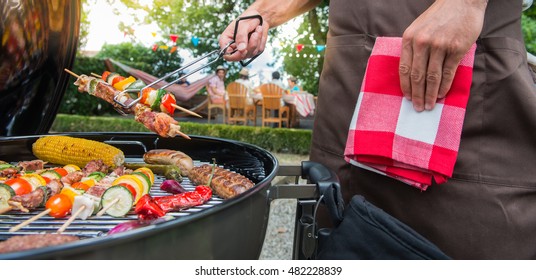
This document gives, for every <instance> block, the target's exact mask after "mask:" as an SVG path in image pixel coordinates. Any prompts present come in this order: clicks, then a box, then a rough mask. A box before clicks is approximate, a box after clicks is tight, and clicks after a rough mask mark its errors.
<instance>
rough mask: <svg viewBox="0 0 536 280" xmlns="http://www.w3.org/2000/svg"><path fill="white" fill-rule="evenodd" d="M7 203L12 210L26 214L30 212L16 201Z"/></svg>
mask: <svg viewBox="0 0 536 280" xmlns="http://www.w3.org/2000/svg"><path fill="white" fill-rule="evenodd" d="M7 203H9V205H10V206H11V207H12V208H15V209H17V210H19V211H21V212H24V213H28V212H30V210H28V208H26V207H24V206H22V203H20V202H16V201H11V200H9V201H8V202H7Z"/></svg>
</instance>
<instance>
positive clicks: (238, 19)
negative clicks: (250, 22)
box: [233, 15, 264, 66]
mask: <svg viewBox="0 0 536 280" xmlns="http://www.w3.org/2000/svg"><path fill="white" fill-rule="evenodd" d="M253 18H256V19H258V20H259V22H260V26H262V24H263V20H262V17H261V15H252V16H245V17H238V18H237V19H236V23H235V28H234V34H233V42H236V33H237V32H238V23H239V22H240V21H242V20H246V19H253ZM253 32H255V31H251V32H250V33H249V34H248V38H249V37H250V36H251V34H253ZM263 52H264V50H263V51H262V52H260V53H258V54H256V55H255V56H253V57H252V58H250V59H249V60H247V61H245V62H244V61H243V60H241V61H240V64H241V65H242V66H247V65H248V64H250V63H251V62H252V61H253V60H254V59H255V58H257V57H258V56H259V55H261V54H262V53H263Z"/></svg>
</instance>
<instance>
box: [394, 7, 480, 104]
mask: <svg viewBox="0 0 536 280" xmlns="http://www.w3.org/2000/svg"><path fill="white" fill-rule="evenodd" d="M486 5H487V0H437V1H435V2H434V4H432V6H430V8H428V9H427V10H426V11H425V12H424V13H423V14H421V15H420V16H419V17H418V18H417V19H416V20H415V21H414V22H413V23H412V24H411V25H410V26H409V27H408V28H407V29H406V31H405V32H404V35H403V39H402V54H401V57H400V68H399V73H400V85H401V88H402V92H403V93H404V97H406V98H407V99H409V100H412V102H413V107H414V108H415V110H416V111H423V110H432V109H433V108H434V106H435V104H436V102H437V99H438V98H443V97H445V96H446V94H447V92H448V90H449V89H450V87H451V85H452V80H453V78H454V73H455V72H456V69H457V67H458V64H459V63H460V60H461V59H462V58H463V56H464V55H465V53H467V51H468V50H469V49H470V48H471V46H472V45H473V43H475V42H476V40H477V38H478V36H479V34H480V32H481V31H482V26H483V23H484V14H485V10H486Z"/></svg>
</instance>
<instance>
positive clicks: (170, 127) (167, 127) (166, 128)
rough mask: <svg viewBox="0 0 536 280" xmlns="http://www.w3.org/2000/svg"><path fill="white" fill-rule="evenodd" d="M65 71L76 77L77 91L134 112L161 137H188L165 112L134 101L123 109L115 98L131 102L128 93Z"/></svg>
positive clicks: (136, 118) (138, 119) (91, 78)
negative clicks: (130, 105)
mask: <svg viewBox="0 0 536 280" xmlns="http://www.w3.org/2000/svg"><path fill="white" fill-rule="evenodd" d="M65 71H66V72H68V73H69V74H71V75H73V76H74V77H76V78H77V80H76V82H75V85H77V86H78V90H79V91H83V92H87V93H89V94H91V95H94V96H96V97H98V98H100V99H102V100H104V101H106V102H108V103H110V104H111V105H112V106H114V108H116V109H117V110H119V111H125V113H131V114H134V115H135V120H136V121H137V122H140V123H142V124H143V125H144V126H145V127H146V128H148V129H149V130H151V131H153V132H155V133H156V134H158V135H160V136H162V137H174V136H176V135H180V136H182V137H184V138H186V139H190V137H189V136H188V135H186V134H184V133H183V132H181V131H180V128H181V127H180V125H179V124H178V123H179V122H178V121H176V120H175V119H173V118H172V117H171V116H169V115H167V114H166V113H162V112H154V111H152V110H151V108H149V107H148V106H146V105H143V104H140V103H136V104H135V105H134V106H133V107H131V108H128V109H125V108H124V107H123V106H122V105H120V104H117V102H115V99H118V100H120V101H121V102H122V103H124V104H131V103H132V102H133V101H134V99H132V97H130V95H129V94H128V93H122V92H119V91H117V90H116V89H115V88H113V87H112V86H110V85H109V84H107V83H104V81H99V80H98V79H96V78H93V77H88V76H86V75H77V74H75V73H73V72H71V71H69V70H68V69H65ZM116 95H117V96H116Z"/></svg>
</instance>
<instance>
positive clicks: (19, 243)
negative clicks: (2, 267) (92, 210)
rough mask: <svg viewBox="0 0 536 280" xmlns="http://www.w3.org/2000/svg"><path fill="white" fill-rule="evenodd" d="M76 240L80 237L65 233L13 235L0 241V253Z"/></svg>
mask: <svg viewBox="0 0 536 280" xmlns="http://www.w3.org/2000/svg"><path fill="white" fill-rule="evenodd" d="M77 240H80V238H78V237H76V236H71V235H66V234H51V233H46V234H36V235H24V236H13V237H10V238H9V239H8V240H6V241H3V242H0V254H3V253H10V252H16V251H22V250H30V249H37V248H42V247H48V246H56V245H60V244H64V243H69V242H74V241H77Z"/></svg>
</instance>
